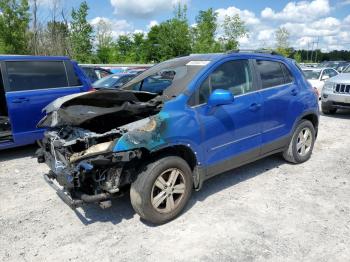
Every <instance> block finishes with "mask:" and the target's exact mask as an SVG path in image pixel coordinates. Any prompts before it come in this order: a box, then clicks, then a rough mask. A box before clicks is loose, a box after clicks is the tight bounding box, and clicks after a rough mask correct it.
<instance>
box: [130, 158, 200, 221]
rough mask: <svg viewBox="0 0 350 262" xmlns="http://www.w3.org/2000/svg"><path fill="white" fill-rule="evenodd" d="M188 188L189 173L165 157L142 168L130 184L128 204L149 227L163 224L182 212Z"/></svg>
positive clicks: (183, 165)
mask: <svg viewBox="0 0 350 262" xmlns="http://www.w3.org/2000/svg"><path fill="white" fill-rule="evenodd" d="M175 177H176V178H175ZM174 178H175V179H174ZM192 188H193V177H192V171H191V169H190V167H189V166H188V164H187V163H186V161H185V160H183V159H182V158H180V157H177V156H167V157H164V158H160V159H157V160H156V161H154V162H152V163H149V164H148V165H146V166H145V167H144V168H143V170H142V172H141V173H140V174H139V175H138V177H137V179H136V180H135V181H134V182H133V183H132V184H131V188H130V200H131V204H132V206H133V208H134V210H135V212H136V213H138V214H139V215H140V217H141V218H143V219H144V220H146V221H149V222H151V223H153V224H163V223H166V222H168V221H170V220H172V219H174V218H175V217H176V216H177V215H178V214H179V213H180V212H181V211H182V210H183V209H184V207H185V205H186V204H187V202H188V200H189V198H190V196H191V193H192ZM175 192H177V193H175Z"/></svg>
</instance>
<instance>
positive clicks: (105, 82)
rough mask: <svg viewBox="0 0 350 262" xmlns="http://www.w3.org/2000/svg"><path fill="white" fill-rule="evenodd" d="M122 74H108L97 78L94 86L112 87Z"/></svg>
mask: <svg viewBox="0 0 350 262" xmlns="http://www.w3.org/2000/svg"><path fill="white" fill-rule="evenodd" d="M119 78H120V76H113V75H112V76H107V77H104V78H101V79H100V80H97V81H96V82H95V83H94V84H93V85H94V87H101V88H102V87H111V86H113V85H114V84H115V83H116V82H117V81H118V80H119Z"/></svg>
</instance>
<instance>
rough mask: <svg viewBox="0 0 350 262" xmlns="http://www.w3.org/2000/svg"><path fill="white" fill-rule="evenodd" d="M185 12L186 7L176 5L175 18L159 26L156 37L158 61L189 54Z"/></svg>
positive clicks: (188, 32)
mask: <svg viewBox="0 0 350 262" xmlns="http://www.w3.org/2000/svg"><path fill="white" fill-rule="evenodd" d="M186 11H187V8H186V6H184V7H182V6H181V5H178V6H177V7H176V9H175V17H174V18H172V19H170V20H167V21H165V22H163V23H161V24H160V25H159V28H158V36H157V47H158V48H159V57H158V59H159V60H167V59H169V58H173V57H177V56H181V55H188V54H190V53H191V45H190V29H189V25H188V21H187V17H186Z"/></svg>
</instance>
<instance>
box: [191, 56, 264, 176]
mask: <svg viewBox="0 0 350 262" xmlns="http://www.w3.org/2000/svg"><path fill="white" fill-rule="evenodd" d="M254 78H255V77H254V75H253V74H252V66H251V62H250V61H249V60H230V61H226V62H224V63H223V64H221V65H219V66H218V67H217V68H216V69H214V70H213V71H212V73H211V74H210V75H209V76H208V77H207V78H206V80H205V81H204V82H203V83H202V84H201V86H200V87H199V90H198V99H197V100H198V104H199V105H197V106H196V107H194V109H195V110H196V112H197V114H198V119H199V122H200V125H201V129H202V141H203V143H202V148H203V150H204V151H205V155H206V165H207V167H208V169H207V170H208V176H211V175H215V174H218V173H221V172H224V171H227V170H229V169H232V168H234V167H236V166H238V165H239V164H242V163H243V162H246V161H248V160H249V159H253V158H256V157H258V155H259V153H260V144H261V105H262V101H261V97H260V94H259V93H258V92H254V91H256V90H257V88H256V83H255V80H254ZM215 89H225V90H229V91H231V92H232V93H233V95H234V97H235V100H234V102H232V104H228V105H221V106H217V107H214V108H209V107H208V106H207V104H206V102H207V101H208V98H209V96H210V94H211V93H212V91H213V90H215Z"/></svg>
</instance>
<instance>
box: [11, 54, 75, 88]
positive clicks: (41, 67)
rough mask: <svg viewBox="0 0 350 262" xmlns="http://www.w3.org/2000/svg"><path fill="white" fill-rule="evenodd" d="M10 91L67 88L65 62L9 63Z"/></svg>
mask: <svg viewBox="0 0 350 262" xmlns="http://www.w3.org/2000/svg"><path fill="white" fill-rule="evenodd" d="M6 69H7V77H8V81H9V88H10V90H9V91H24V90H36V89H49V88H57V87H67V86H69V84H68V78H67V73H66V68H65V64H64V62H63V61H7V62H6Z"/></svg>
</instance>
